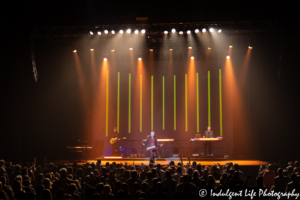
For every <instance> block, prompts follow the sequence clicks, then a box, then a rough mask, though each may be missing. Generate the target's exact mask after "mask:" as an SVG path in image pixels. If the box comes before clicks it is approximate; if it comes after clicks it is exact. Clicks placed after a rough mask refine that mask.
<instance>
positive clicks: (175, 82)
mask: <svg viewBox="0 0 300 200" xmlns="http://www.w3.org/2000/svg"><path fill="white" fill-rule="evenodd" d="M174 131H176V75H174Z"/></svg>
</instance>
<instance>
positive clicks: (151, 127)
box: [151, 76, 153, 130]
mask: <svg viewBox="0 0 300 200" xmlns="http://www.w3.org/2000/svg"><path fill="white" fill-rule="evenodd" d="M151 130H153V76H151Z"/></svg>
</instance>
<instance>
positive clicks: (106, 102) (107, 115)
mask: <svg viewBox="0 0 300 200" xmlns="http://www.w3.org/2000/svg"><path fill="white" fill-rule="evenodd" d="M105 133H106V134H105V135H106V137H107V136H108V71H107V74H106V132H105Z"/></svg>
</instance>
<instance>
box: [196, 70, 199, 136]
mask: <svg viewBox="0 0 300 200" xmlns="http://www.w3.org/2000/svg"><path fill="white" fill-rule="evenodd" d="M196 91H197V94H196V95H197V97H196V98H197V133H199V74H198V73H196Z"/></svg>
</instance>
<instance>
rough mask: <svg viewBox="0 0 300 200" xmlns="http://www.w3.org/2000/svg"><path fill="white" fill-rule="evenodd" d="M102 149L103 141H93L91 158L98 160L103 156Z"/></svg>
mask: <svg viewBox="0 0 300 200" xmlns="http://www.w3.org/2000/svg"><path fill="white" fill-rule="evenodd" d="M103 149H104V140H95V141H94V148H93V154H92V155H93V157H94V158H98V157H100V156H103Z"/></svg>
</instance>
